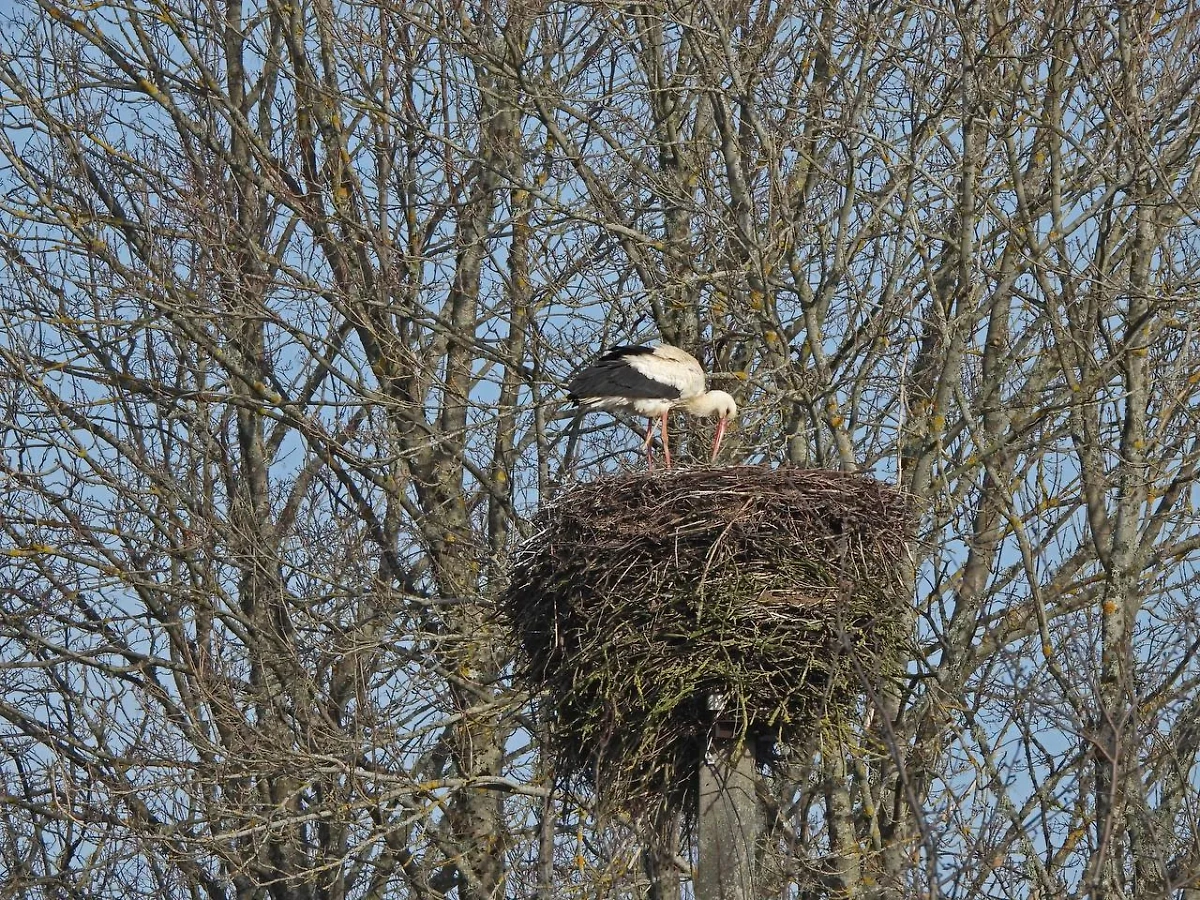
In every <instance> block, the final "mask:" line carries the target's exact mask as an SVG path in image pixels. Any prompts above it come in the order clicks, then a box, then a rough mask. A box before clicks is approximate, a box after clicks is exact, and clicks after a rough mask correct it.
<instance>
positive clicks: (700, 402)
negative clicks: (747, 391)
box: [680, 391, 737, 418]
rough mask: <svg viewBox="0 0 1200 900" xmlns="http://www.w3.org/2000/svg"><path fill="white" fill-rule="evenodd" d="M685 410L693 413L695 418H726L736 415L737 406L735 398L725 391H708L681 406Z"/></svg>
mask: <svg viewBox="0 0 1200 900" xmlns="http://www.w3.org/2000/svg"><path fill="white" fill-rule="evenodd" d="M680 406H682V407H683V409H684V410H686V411H687V412H689V413H691V414H692V415H693V416H721V417H722V418H725V417H726V416H728V415H736V413H737V404H735V403H734V400H733V397H731V396H730V395H729V394H727V393H725V392H724V391H706V392H705V393H703V394H699V395H697V396H695V397H692V398H690V399H688V400H685V401H684V402H683V403H681V404H680Z"/></svg>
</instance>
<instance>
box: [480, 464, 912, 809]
mask: <svg viewBox="0 0 1200 900" xmlns="http://www.w3.org/2000/svg"><path fill="white" fill-rule="evenodd" d="M535 524H536V525H537V528H538V530H537V533H536V534H535V536H534V537H533V538H531V539H530V540H529V541H527V542H526V543H525V545H524V546H523V547H522V548H521V550H520V551H519V552H518V554H517V555H516V557H515V559H514V561H513V569H512V578H511V582H510V587H509V590H508V592H507V594H506V596H505V600H504V613H505V614H506V616H507V618H508V620H509V622H510V623H511V626H512V628H513V630H514V632H515V633H516V635H517V637H518V639H519V641H520V644H521V646H522V647H523V648H524V652H525V655H526V658H527V665H526V666H525V669H524V674H525V678H526V680H527V682H528V686H529V687H530V688H531V689H532V690H534V691H535V692H538V693H541V694H543V695H544V697H545V702H546V704H547V705H548V706H547V713H548V718H549V720H550V722H551V723H552V727H551V737H550V740H551V742H552V745H551V747H550V748H549V749H550V752H551V753H552V755H553V756H554V757H555V760H556V769H557V771H558V773H559V775H560V777H563V778H566V779H568V780H576V781H579V780H583V781H585V782H587V783H588V784H590V785H591V786H592V787H594V788H596V789H597V790H598V792H599V794H600V797H601V800H602V801H604V802H605V803H606V804H607V805H609V806H613V807H617V808H622V809H625V810H627V811H629V812H631V813H633V814H634V815H638V814H640V813H643V812H649V811H651V810H655V809H663V808H665V809H668V810H679V809H686V808H687V807H688V801H689V798H690V796H691V790H690V789H691V787H692V785H693V784H694V783H695V773H696V770H697V767H698V765H699V762H700V759H701V756H702V754H703V752H704V749H705V747H706V746H707V743H708V739H709V735H710V733H711V730H712V728H713V725H714V720H715V718H716V717H717V716H719V718H720V720H721V722H722V723H723V724H726V725H729V726H732V727H733V728H734V729H735V730H737V731H739V732H742V733H746V734H750V735H757V734H767V735H771V736H773V737H774V738H776V739H778V740H779V741H781V742H783V743H802V742H803V741H804V739H805V738H806V737H807V733H808V732H809V731H811V729H812V727H813V726H814V724H815V723H816V722H818V721H820V720H823V719H827V718H830V717H833V716H836V715H837V714H838V713H839V712H840V711H841V710H843V709H844V708H845V707H847V706H848V705H850V704H852V703H854V702H855V701H856V699H857V698H858V697H860V696H861V695H862V693H863V675H864V672H865V673H870V675H871V677H874V678H878V677H879V676H880V675H881V674H885V673H887V672H889V671H892V670H894V669H895V667H896V666H897V665H898V662H899V657H900V648H901V647H902V645H903V643H904V639H905V635H904V634H903V629H904V622H905V620H906V615H905V611H906V609H907V608H908V606H909V604H910V602H911V601H910V598H909V597H908V595H907V593H906V589H905V586H904V583H903V581H902V578H901V568H902V567H901V561H902V557H903V554H904V553H905V552H906V545H907V543H908V540H909V537H910V535H911V533H912V523H911V514H910V510H909V506H908V504H907V503H906V502H905V499H904V498H903V496H902V495H901V494H899V493H898V492H897V491H895V490H894V489H892V488H889V487H887V486H885V485H883V484H880V483H879V482H877V481H875V480H873V479H871V478H868V477H866V476H862V475H854V474H848V473H845V472H831V471H825V470H810V469H787V468H784V469H767V468H760V467H751V466H741V467H732V468H727V469H677V470H674V471H670V472H662V473H653V474H651V473H647V474H638V475H627V476H623V477H620V478H615V479H609V480H604V481H598V482H593V483H591V484H585V485H580V486H578V487H575V488H573V489H572V490H570V491H569V492H567V493H566V494H564V495H563V496H561V497H560V498H558V499H557V500H556V501H555V502H554V503H553V504H551V505H549V506H547V507H546V508H545V509H543V510H542V511H541V512H540V513H539V515H538V517H537V520H536V523H535ZM716 695H720V696H722V697H723V698H724V705H723V707H722V709H721V711H720V712H719V713H714V712H713V711H711V710H710V709H709V698H710V697H711V696H716Z"/></svg>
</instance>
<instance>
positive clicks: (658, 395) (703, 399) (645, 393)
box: [567, 344, 737, 469]
mask: <svg viewBox="0 0 1200 900" xmlns="http://www.w3.org/2000/svg"><path fill="white" fill-rule="evenodd" d="M567 392H568V395H569V396H570V398H571V399H572V400H574V401H575V403H576V404H578V405H579V406H580V407H582V408H583V410H584V411H585V412H586V411H588V410H608V411H609V412H631V413H635V414H637V415H639V416H646V417H647V418H649V419H650V426H649V427H648V428H647V429H646V440H645V442H644V443H643V444H642V449H643V450H645V451H646V458H647V460H650V459H652V457H651V455H650V442H651V441H652V440H653V439H654V425H655V420H656V419H658V420H661V422H662V445H663V458H664V459H665V460H666V465H667V468H668V469H669V468H671V448H670V444H669V442H668V439H667V416H668V414H669V413H670V412H671V410H672V409H681V410H683V411H684V412H687V413H690V414H692V415H693V416H717V419H718V421H717V434H716V437H715V438H714V439H713V449H712V458H713V460H714V461H715V460H716V458H717V452H718V451H719V450H720V449H721V440H722V439H723V438H724V437H725V429H726V427H727V426H728V424H729V420H730V419H731V418H732V417H733V416H736V415H737V403H735V402H734V399H733V397H731V396H729V394H727V393H725V392H724V391H709V390H705V385H704V369H702V368H701V367H700V363H699V362H698V361H697V360H696V357H694V356H692V355H691V354H690V353H687V352H685V351H683V350H680V349H679V348H678V347H672V346H671V345H670V344H659V345H658V346H657V347H614V348H613V349H612V350H609V351H608V352H607V353H605V354H604V355H603V356H601V357H600V358H599V359H598V360H596V362H594V363H593V364H592V365H590V366H588V367H587V368H586V369H581V370H580V371H579V372H576V373H575V376H574V377H573V378H572V379H571V381H570V383H569V384H568V385H567Z"/></svg>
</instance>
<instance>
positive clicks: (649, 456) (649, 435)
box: [642, 419, 671, 469]
mask: <svg viewBox="0 0 1200 900" xmlns="http://www.w3.org/2000/svg"><path fill="white" fill-rule="evenodd" d="M655 424H656V423H655V421H654V419H651V420H650V424H649V425H647V426H646V439H645V440H644V441H642V450H643V451H644V452H645V454H646V468H647V469H653V468H654V451H653V450H652V449H651V448H650V444H651V443H652V442H653V441H654V426H655ZM670 459H671V458H670V457H669V456H668V457H667V464H668V465H670Z"/></svg>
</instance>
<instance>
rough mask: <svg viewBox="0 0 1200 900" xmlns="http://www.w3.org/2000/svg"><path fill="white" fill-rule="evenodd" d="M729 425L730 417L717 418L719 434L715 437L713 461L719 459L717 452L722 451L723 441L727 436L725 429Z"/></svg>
mask: <svg viewBox="0 0 1200 900" xmlns="http://www.w3.org/2000/svg"><path fill="white" fill-rule="evenodd" d="M728 425H729V420H728V419H718V420H717V436H716V437H715V438H713V452H712V462H716V461H717V454H718V453H719V452H720V451H721V441H722V440H723V439H724V437H725V429H726V428H727V427H728Z"/></svg>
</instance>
